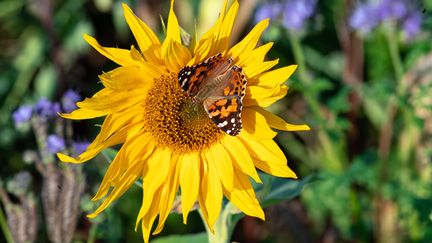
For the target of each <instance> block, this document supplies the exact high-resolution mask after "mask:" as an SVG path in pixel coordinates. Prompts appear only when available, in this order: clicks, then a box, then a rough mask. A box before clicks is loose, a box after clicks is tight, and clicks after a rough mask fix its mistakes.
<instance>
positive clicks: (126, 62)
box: [83, 35, 139, 66]
mask: <svg viewBox="0 0 432 243" xmlns="http://www.w3.org/2000/svg"><path fill="white" fill-rule="evenodd" d="M83 38H84V40H86V41H87V43H89V44H90V45H91V46H92V47H93V48H94V49H96V50H97V51H98V52H99V53H100V54H102V55H104V56H105V57H107V58H109V59H111V60H112V61H113V62H115V63H117V64H118V65H120V66H138V65H139V63H138V62H137V61H136V60H134V59H133V58H132V56H131V53H130V50H125V49H120V48H115V47H103V46H101V45H100V44H99V43H98V42H97V40H96V39H95V38H93V37H91V36H89V35H84V36H83Z"/></svg>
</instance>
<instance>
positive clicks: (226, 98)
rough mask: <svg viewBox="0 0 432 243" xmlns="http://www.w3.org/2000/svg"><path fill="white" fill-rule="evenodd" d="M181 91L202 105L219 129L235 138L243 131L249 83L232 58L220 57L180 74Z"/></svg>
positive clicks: (218, 55) (217, 55)
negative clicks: (244, 101)
mask: <svg viewBox="0 0 432 243" xmlns="http://www.w3.org/2000/svg"><path fill="white" fill-rule="evenodd" d="M178 81H179V84H180V87H181V88H182V89H183V91H184V92H186V93H187V94H188V95H189V96H190V97H192V101H193V102H194V103H201V104H202V105H203V106H204V109H205V111H206V112H207V114H208V116H209V117H210V119H211V120H212V122H213V123H214V124H216V126H217V127H219V128H220V129H222V131H224V132H225V133H227V134H228V135H231V136H236V135H238V134H239V133H240V131H241V129H242V120H241V111H242V108H243V98H244V96H245V93H246V84H247V79H246V76H245V74H244V72H243V70H242V68H241V67H239V66H237V65H235V64H234V63H233V59H232V58H231V57H228V58H225V57H223V56H222V54H221V53H218V54H216V55H214V56H212V57H209V58H208V59H206V60H204V61H203V62H200V63H198V64H196V65H193V66H186V67H184V68H183V69H181V70H180V72H179V73H178Z"/></svg>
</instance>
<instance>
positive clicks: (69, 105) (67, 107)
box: [61, 89, 81, 113]
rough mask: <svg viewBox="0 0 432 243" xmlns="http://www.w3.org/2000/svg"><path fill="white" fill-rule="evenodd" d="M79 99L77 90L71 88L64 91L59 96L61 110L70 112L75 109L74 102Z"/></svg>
mask: <svg viewBox="0 0 432 243" xmlns="http://www.w3.org/2000/svg"><path fill="white" fill-rule="evenodd" d="M79 100H81V97H80V95H79V94H78V93H77V92H75V91H73V90H71V89H69V90H68V91H66V92H65V93H64V94H63V97H62V98H61V104H62V107H63V111H65V112H67V113H70V112H72V111H73V110H75V109H76V108H77V106H76V102H78V101H79Z"/></svg>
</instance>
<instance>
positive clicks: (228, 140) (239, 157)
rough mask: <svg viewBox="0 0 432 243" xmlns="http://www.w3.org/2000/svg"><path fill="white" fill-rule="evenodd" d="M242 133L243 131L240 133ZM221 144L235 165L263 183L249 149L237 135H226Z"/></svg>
mask: <svg viewBox="0 0 432 243" xmlns="http://www.w3.org/2000/svg"><path fill="white" fill-rule="evenodd" d="M240 134H241V133H240ZM221 144H222V145H223V146H224V147H225V149H226V151H227V152H228V154H229V155H230V157H231V161H232V162H233V164H234V167H236V168H238V169H239V170H241V171H242V172H243V173H245V174H246V175H249V176H250V177H252V178H253V179H254V180H255V181H256V182H258V183H262V181H261V179H260V178H259V176H258V173H257V171H256V169H255V166H254V163H253V161H252V159H251V157H250V155H249V153H248V150H247V149H246V148H245V147H244V146H243V144H242V143H241V142H240V140H239V139H238V138H237V137H233V136H229V135H226V136H224V138H223V140H222V141H221Z"/></svg>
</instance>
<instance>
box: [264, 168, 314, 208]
mask: <svg viewBox="0 0 432 243" xmlns="http://www.w3.org/2000/svg"><path fill="white" fill-rule="evenodd" d="M266 177H267V178H266ZM269 177H271V176H270V175H267V174H263V175H262V176H261V178H262V179H263V181H267V182H269V183H271V185H270V186H271V187H270V189H269V190H268V193H265V194H264V195H262V198H261V200H260V203H261V206H262V207H268V206H271V205H275V204H278V203H280V202H282V201H287V200H291V199H293V198H294V197H297V196H298V195H300V193H301V192H302V191H303V189H304V188H305V186H306V185H308V184H310V183H312V182H314V181H316V180H318V179H319V178H318V176H317V175H309V176H307V177H305V178H304V179H301V180H293V179H283V178H276V177H272V178H269ZM257 187H259V186H257ZM261 187H262V186H261ZM263 190H266V185H264V188H263Z"/></svg>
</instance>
